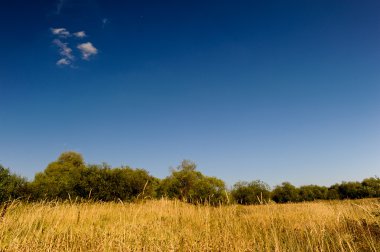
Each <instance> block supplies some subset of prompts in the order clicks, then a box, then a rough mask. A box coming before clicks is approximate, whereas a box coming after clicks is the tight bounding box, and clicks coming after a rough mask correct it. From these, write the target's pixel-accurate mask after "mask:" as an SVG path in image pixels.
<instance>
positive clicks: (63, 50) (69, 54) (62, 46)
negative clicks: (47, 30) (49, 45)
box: [53, 39, 74, 60]
mask: <svg viewBox="0 0 380 252" xmlns="http://www.w3.org/2000/svg"><path fill="white" fill-rule="evenodd" d="M53 43H54V44H55V45H56V46H58V47H59V54H61V55H62V56H63V57H65V58H67V59H71V60H73V59H74V55H73V50H72V49H71V48H70V47H68V46H67V43H63V42H62V41H61V40H59V39H54V40H53Z"/></svg>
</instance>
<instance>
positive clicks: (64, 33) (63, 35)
mask: <svg viewBox="0 0 380 252" xmlns="http://www.w3.org/2000/svg"><path fill="white" fill-rule="evenodd" d="M50 30H51V33H53V34H54V35H57V36H59V37H61V38H67V37H70V36H71V34H70V32H69V31H68V30H66V28H51V29H50Z"/></svg>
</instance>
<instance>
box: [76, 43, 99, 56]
mask: <svg viewBox="0 0 380 252" xmlns="http://www.w3.org/2000/svg"><path fill="white" fill-rule="evenodd" d="M77 48H78V49H79V50H80V52H81V53H82V59H84V60H89V58H90V57H91V56H92V55H96V54H98V49H96V48H95V47H94V46H93V45H92V43H91V42H87V43H82V44H79V45H78V46H77Z"/></svg>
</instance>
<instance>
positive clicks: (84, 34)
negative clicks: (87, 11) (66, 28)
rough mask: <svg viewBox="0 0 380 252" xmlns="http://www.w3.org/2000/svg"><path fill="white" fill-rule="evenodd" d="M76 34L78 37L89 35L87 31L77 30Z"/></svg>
mask: <svg viewBox="0 0 380 252" xmlns="http://www.w3.org/2000/svg"><path fill="white" fill-rule="evenodd" d="M74 36H75V37H77V38H84V37H87V35H86V33H85V32H84V31H79V32H75V33H74Z"/></svg>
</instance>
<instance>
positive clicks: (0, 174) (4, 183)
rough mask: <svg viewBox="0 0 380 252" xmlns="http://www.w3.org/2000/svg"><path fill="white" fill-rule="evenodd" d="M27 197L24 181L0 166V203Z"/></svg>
mask: <svg viewBox="0 0 380 252" xmlns="http://www.w3.org/2000/svg"><path fill="white" fill-rule="evenodd" d="M28 196H29V191H28V182H27V181H26V179H24V178H22V177H19V176H17V175H15V174H12V173H11V172H10V171H9V169H8V168H4V167H3V166H2V165H0V203H1V202H4V201H7V200H10V199H17V198H26V197H28Z"/></svg>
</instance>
